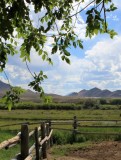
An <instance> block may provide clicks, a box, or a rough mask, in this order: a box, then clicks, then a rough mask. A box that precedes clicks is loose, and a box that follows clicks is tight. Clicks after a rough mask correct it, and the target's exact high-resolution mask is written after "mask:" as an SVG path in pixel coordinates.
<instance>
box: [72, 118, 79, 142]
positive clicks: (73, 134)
mask: <svg viewBox="0 0 121 160" xmlns="http://www.w3.org/2000/svg"><path fill="white" fill-rule="evenodd" d="M77 126H78V125H77V117H76V116H74V118H73V133H72V136H73V142H75V141H76V131H77Z"/></svg>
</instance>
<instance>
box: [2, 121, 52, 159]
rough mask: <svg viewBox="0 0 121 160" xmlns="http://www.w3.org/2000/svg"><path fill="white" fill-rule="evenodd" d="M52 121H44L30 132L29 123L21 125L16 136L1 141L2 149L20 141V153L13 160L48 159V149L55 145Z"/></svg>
mask: <svg viewBox="0 0 121 160" xmlns="http://www.w3.org/2000/svg"><path fill="white" fill-rule="evenodd" d="M52 133H53V130H52V129H51V123H50V122H49V123H45V122H42V123H41V126H40V127H36V128H35V130H33V131H31V132H29V129H28V124H22V125H21V132H20V133H18V134H17V135H16V136H15V137H13V138H11V139H8V140H5V141H4V142H2V143H0V149H3V148H5V149H8V148H10V147H13V146H15V145H16V144H18V143H20V153H18V154H17V155H16V156H15V157H14V158H13V159H12V160H32V159H33V158H34V159H35V160H40V159H46V158H47V149H49V148H50V147H51V146H52V145H53V140H52ZM32 135H34V142H35V143H34V144H33V145H32V146H31V147H30V148H29V141H30V138H31V136H32Z"/></svg>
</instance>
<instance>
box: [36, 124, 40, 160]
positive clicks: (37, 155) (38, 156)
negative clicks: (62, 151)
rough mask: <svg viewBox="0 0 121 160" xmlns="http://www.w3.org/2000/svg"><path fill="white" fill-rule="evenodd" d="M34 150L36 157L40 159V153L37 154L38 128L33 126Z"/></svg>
mask: <svg viewBox="0 0 121 160" xmlns="http://www.w3.org/2000/svg"><path fill="white" fill-rule="evenodd" d="M35 150H36V159H35V160H40V154H39V141H38V128H37V127H36V128H35Z"/></svg>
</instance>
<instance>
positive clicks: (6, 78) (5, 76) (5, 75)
mask: <svg viewBox="0 0 121 160" xmlns="http://www.w3.org/2000/svg"><path fill="white" fill-rule="evenodd" d="M3 72H4V74H5V77H6V79H7V81H8V84H9V86H10V87H11V84H10V81H9V78H8V76H7V74H6V72H5V71H3Z"/></svg>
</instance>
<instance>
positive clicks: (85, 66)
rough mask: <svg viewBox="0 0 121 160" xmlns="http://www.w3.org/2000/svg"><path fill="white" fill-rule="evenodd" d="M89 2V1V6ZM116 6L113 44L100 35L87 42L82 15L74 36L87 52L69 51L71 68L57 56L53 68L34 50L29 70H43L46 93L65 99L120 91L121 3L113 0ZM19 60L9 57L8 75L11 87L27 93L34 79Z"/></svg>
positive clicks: (112, 18)
mask: <svg viewBox="0 0 121 160" xmlns="http://www.w3.org/2000/svg"><path fill="white" fill-rule="evenodd" d="M89 1H90V0H86V2H87V3H88V2H89ZM114 3H115V5H116V6H117V7H118V9H117V10H116V11H115V12H112V13H110V14H109V15H107V20H108V22H109V26H110V28H113V29H114V30H115V31H116V32H117V33H118V35H117V36H115V38H114V39H113V40H112V39H110V37H109V35H107V34H105V35H98V36H95V37H93V38H92V39H89V38H85V26H86V25H85V22H84V17H83V16H82V15H81V14H80V15H78V18H79V19H80V21H81V22H82V23H81V24H80V22H77V23H76V27H75V32H76V33H77V34H78V35H79V37H80V38H81V39H82V40H83V45H84V49H83V50H81V49H79V48H76V49H75V48H73V47H72V48H71V49H69V51H70V53H71V57H70V60H71V65H68V64H66V63H65V62H63V61H62V60H61V58H60V56H59V53H57V54H56V55H54V56H52V59H53V62H54V65H53V66H50V65H48V63H47V62H43V61H42V60H41V57H38V55H37V54H36V53H35V51H34V50H32V53H31V59H32V60H31V63H30V64H29V67H30V69H31V71H32V72H39V70H43V71H44V73H45V74H46V75H47V76H48V79H47V80H45V81H44V82H43V84H42V86H43V88H44V90H45V92H46V93H56V94H61V95H66V94H68V93H70V92H78V91H80V90H82V89H90V88H93V87H98V88H100V89H110V90H117V89H121V3H120V4H119V1H118V0H114ZM31 17H32V18H33V19H34V18H35V15H33V14H31ZM35 25H36V22H35ZM58 25H59V24H58ZM19 41H20V40H19ZM51 42H52V39H51V38H48V41H47V46H46V50H47V51H48V53H49V52H50V44H51ZM18 57H19V55H16V56H14V57H9V60H8V63H7V65H6V69H5V71H6V73H7V75H8V77H9V79H10V82H11V84H12V85H19V86H22V87H23V88H26V89H27V88H28V86H27V84H28V83H29V82H30V81H31V80H32V77H31V75H30V73H29V72H28V70H27V68H26V65H25V63H23V62H22V61H21V60H20V59H19V58H18ZM0 79H1V80H2V81H4V82H6V78H5V75H4V74H3V73H0Z"/></svg>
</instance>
